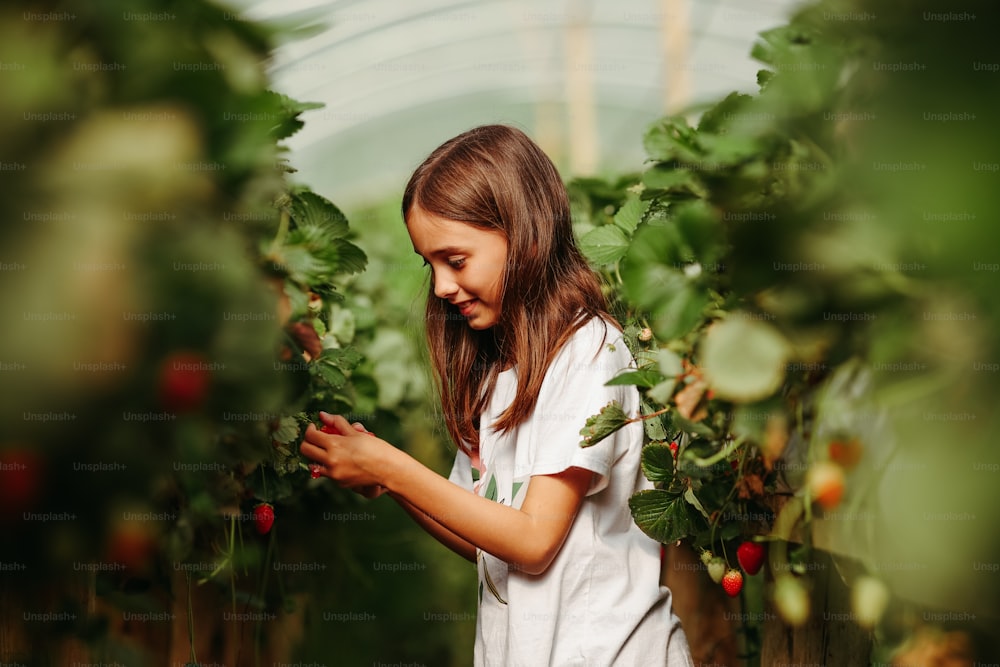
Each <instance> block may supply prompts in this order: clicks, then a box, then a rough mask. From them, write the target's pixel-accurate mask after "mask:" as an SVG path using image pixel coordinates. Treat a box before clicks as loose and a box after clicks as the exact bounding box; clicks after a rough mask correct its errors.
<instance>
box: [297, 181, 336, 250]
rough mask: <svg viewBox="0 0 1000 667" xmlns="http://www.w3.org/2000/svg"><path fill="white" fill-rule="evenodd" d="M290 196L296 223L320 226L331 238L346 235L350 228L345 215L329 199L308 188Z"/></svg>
mask: <svg viewBox="0 0 1000 667" xmlns="http://www.w3.org/2000/svg"><path fill="white" fill-rule="evenodd" d="M291 197H292V205H291V214H292V219H293V220H295V224H296V225H298V226H299V227H319V228H322V229H323V230H324V231H325V232H326V233H327V235H328V238H331V239H336V238H341V237H343V236H346V235H347V233H348V231H349V229H350V228H349V226H348V224H347V217H346V216H345V215H344V214H343V213H342V212H341V211H340V209H339V208H337V206H336V205H335V204H334V203H333V202H331V201H330V200H329V199H326V198H325V197H321V196H320V195H318V194H316V193H315V192H311V191H309V190H302V191H298V192H293V193H292V195H291Z"/></svg>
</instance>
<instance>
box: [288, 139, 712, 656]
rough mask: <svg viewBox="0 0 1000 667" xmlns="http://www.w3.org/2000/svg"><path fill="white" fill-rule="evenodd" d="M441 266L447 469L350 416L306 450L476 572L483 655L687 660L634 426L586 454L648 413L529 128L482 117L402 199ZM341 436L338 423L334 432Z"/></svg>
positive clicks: (439, 328)
mask: <svg viewBox="0 0 1000 667" xmlns="http://www.w3.org/2000/svg"><path fill="white" fill-rule="evenodd" d="M402 210H403V217H404V219H405V221H406V226H407V230H408V231H409V234H410V239H411V241H412V242H413V249H414V251H415V252H416V253H417V254H418V255H420V256H421V257H422V258H423V259H424V263H425V264H426V265H428V266H429V267H430V269H431V294H430V295H429V296H428V299H427V312H426V319H427V342H428V345H429V347H430V357H431V362H432V364H433V367H434V373H435V378H436V380H437V387H438V390H439V392H440V397H441V402H442V407H443V415H444V421H445V425H446V426H447V429H448V431H449V433H450V434H451V436H452V438H454V440H455V442H456V443H458V444H459V449H458V452H457V454H456V456H455V464H454V467H453V469H452V472H451V475H450V478H449V479H444V478H443V477H441V476H439V475H437V474H436V473H434V472H433V471H431V470H430V469H428V468H426V467H425V466H423V465H421V464H420V463H418V462H416V461H415V460H414V459H412V458H411V457H410V456H409V455H407V454H406V453H405V452H403V451H401V450H399V449H396V448H395V447H393V446H391V445H389V444H388V443H386V442H384V441H382V440H379V439H377V438H372V437H365V436H364V435H362V434H361V433H359V432H358V431H363V430H364V429H363V427H361V426H360V425H355V427H354V428H352V427H351V425H349V424H348V423H347V422H346V421H345V420H344V419H343V418H341V417H337V416H331V415H327V414H325V413H321V418H322V420H323V422H324V424H325V425H326V426H327V427H333V428H334V429H335V430H336V431H338V432H339V433H341V434H343V435H333V434H327V433H324V432H321V431H320V430H319V429H317V428H316V427H315V426H310V427H309V429H308V430H307V432H306V436H305V440H304V442H303V443H302V447H301V451H302V453H303V455H305V456H306V457H307V458H309V459H311V460H313V461H315V462H317V463H318V464H320V465H321V466H322V470H323V471H324V474H325V475H326V476H328V477H330V478H332V479H334V480H336V481H337V482H339V483H340V484H342V485H344V486H346V487H349V488H353V489H356V490H358V491H360V492H362V493H365V494H366V495H369V496H375V495H378V494H380V493H382V492H383V491H384V492H386V493H388V494H389V495H390V496H391V497H392V498H393V499H395V500H396V501H397V502H398V503H399V504H400V505H401V506H402V507H403V508H404V509H406V511H407V512H409V513H410V514H411V515H412V516H413V517H414V519H416V521H417V522H418V523H419V524H420V525H421V526H423V527H424V528H425V529H426V530H427V531H428V532H429V533H430V534H431V535H433V536H434V537H435V538H437V539H438V540H439V541H441V542H442V543H444V544H445V545H446V546H448V547H450V548H451V549H453V550H454V551H456V552H457V553H459V554H461V555H463V556H465V557H466V558H468V559H469V560H470V561H473V562H475V563H477V566H478V570H479V592H478V593H479V609H478V614H477V625H476V644H475V647H476V648H475V664H476V665H497V666H502V667H508V666H512V665H517V666H521V665H526V666H531V667H537V666H539V665H593V666H600V667H607V666H608V665H623V666H627V667H635V666H637V665H671V666H673V665H691V664H693V663H692V661H691V657H690V654H689V651H688V647H687V641H686V639H685V637H684V634H683V631H682V630H681V628H680V624H679V622H678V620H677V617H676V616H675V615H674V614H673V611H672V607H671V598H670V591H669V590H668V589H667V588H665V587H661V586H659V584H658V581H659V565H660V561H659V545H658V544H657V543H656V542H654V541H653V540H651V539H650V538H648V537H646V536H645V535H644V534H643V533H642V532H641V531H640V530H639V529H638V528H637V527H636V525H635V524H634V522H633V521H632V517H631V515H630V513H629V508H628V499H629V497H630V496H631V495H632V494H633V493H634V492H635V491H636V490H637V489H639V488H647V487H648V486H649V483H648V482H647V481H646V480H645V478H644V476H643V475H642V472H641V470H640V467H639V460H640V450H641V448H642V439H643V432H642V426H641V424H639V423H634V424H630V425H629V426H627V427H625V428H623V429H621V430H619V431H618V432H617V433H615V434H614V435H613V436H611V437H608V438H606V439H605V440H603V441H601V442H600V443H599V444H597V445H595V446H593V447H589V448H581V447H580V440H581V436H580V429H581V428H582V427H583V426H584V422H585V421H586V419H587V418H588V417H590V416H591V415H594V414H596V413H597V412H599V411H600V409H601V408H602V407H603V406H605V405H607V404H608V403H609V402H610V401H618V402H619V403H620V404H621V406H622V408H623V409H624V410H625V411H626V413H633V414H634V413H636V412H637V411H638V408H639V395H638V392H637V390H636V389H635V387H629V386H613V387H608V386H605V382H606V381H607V380H609V379H610V378H611V377H613V376H614V375H616V374H617V373H618V372H619V371H620V370H622V369H624V368H626V367H628V366H630V365H633V360H632V358H631V355H630V354H629V351H628V348H626V346H625V344H624V342H623V341H622V337H621V333H620V329H619V327H618V326H617V324H616V323H615V321H614V319H613V318H612V317H611V315H610V314H609V313H608V310H607V306H606V304H605V299H604V296H603V294H602V292H601V288H600V285H599V283H598V280H597V277H596V276H595V275H594V273H593V272H592V271H591V270H590V268H589V267H588V266H587V263H586V261H585V259H584V258H583V256H582V255H581V254H580V252H579V250H578V249H577V247H576V244H575V242H574V239H573V232H572V226H571V220H570V213H569V201H568V198H567V194H566V189H565V187H564V185H563V183H562V180H561V179H560V177H559V174H558V172H557V171H556V169H555V166H554V165H553V164H552V162H551V161H550V160H549V159H548V158H547V157H546V156H545V154H544V153H543V152H542V151H541V149H540V148H538V146H537V145H535V144H534V143H533V142H532V141H531V140H530V139H529V138H528V137H527V136H526V135H525V134H524V133H522V132H521V131H519V130H517V129H514V128H511V127H507V126H500V125H492V126H484V127H478V128H475V129H473V130H470V131H468V132H465V133H463V134H461V135H459V136H457V137H455V138H454V139H452V140H450V141H448V142H446V143H445V144H443V145H442V146H440V147H439V148H438V149H437V150H435V151H434V152H433V153H431V155H430V156H429V157H428V158H427V160H425V161H424V163H423V164H421V165H420V167H419V168H417V170H416V172H415V173H414V174H413V176H412V177H411V178H410V181H409V183H408V184H407V186H406V191H405V193H404V195H403V206H402ZM328 430H329V429H328Z"/></svg>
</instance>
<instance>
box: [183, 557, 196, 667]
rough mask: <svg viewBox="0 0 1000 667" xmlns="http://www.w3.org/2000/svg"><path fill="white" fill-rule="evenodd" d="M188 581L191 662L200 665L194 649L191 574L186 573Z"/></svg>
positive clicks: (185, 576)
mask: <svg viewBox="0 0 1000 667" xmlns="http://www.w3.org/2000/svg"><path fill="white" fill-rule="evenodd" d="M184 578H185V579H186V580H187V615H188V645H189V646H190V648H191V662H192V663H194V664H198V655H197V653H196V652H195V649H194V604H193V603H192V602H191V572H190V571H186V572H184Z"/></svg>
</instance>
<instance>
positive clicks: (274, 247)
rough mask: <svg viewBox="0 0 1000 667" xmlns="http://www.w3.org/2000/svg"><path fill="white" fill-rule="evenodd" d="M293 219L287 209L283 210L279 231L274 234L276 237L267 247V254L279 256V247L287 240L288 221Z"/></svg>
mask: <svg viewBox="0 0 1000 667" xmlns="http://www.w3.org/2000/svg"><path fill="white" fill-rule="evenodd" d="M290 220H291V216H289V215H288V211H287V210H282V211H281V221H280V222H279V223H278V232H277V233H276V234H275V235H274V239H273V240H272V241H271V245H270V247H268V249H267V254H268V255H269V256H270V257H277V253H278V248H280V247H281V244H282V243H284V242H285V236H287V235H288V223H289V221H290Z"/></svg>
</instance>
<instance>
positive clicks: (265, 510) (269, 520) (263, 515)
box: [253, 503, 274, 535]
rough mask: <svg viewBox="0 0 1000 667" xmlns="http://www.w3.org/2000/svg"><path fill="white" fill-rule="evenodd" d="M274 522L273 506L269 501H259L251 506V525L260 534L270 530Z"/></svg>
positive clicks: (265, 533)
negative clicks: (258, 503) (259, 502)
mask: <svg viewBox="0 0 1000 667" xmlns="http://www.w3.org/2000/svg"><path fill="white" fill-rule="evenodd" d="M273 524H274V507H272V506H271V504H270V503H261V504H260V505H257V506H256V507H254V508H253V525H254V527H255V528H256V529H257V532H258V533H260V534H261V535H267V534H268V533H269V532H271V526H272V525H273Z"/></svg>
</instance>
